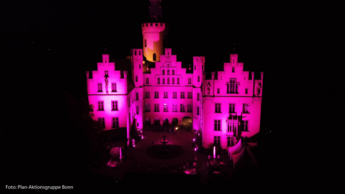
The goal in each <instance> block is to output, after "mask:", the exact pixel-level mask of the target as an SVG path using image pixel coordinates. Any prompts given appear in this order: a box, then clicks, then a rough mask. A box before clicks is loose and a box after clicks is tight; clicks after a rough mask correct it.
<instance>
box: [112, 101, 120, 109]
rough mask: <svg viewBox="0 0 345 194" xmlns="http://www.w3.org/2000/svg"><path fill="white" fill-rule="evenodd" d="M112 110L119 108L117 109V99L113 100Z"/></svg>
mask: <svg viewBox="0 0 345 194" xmlns="http://www.w3.org/2000/svg"><path fill="white" fill-rule="evenodd" d="M111 103H112V110H118V109H117V101H112V102H111Z"/></svg>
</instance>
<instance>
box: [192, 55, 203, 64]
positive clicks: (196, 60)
mask: <svg viewBox="0 0 345 194" xmlns="http://www.w3.org/2000/svg"><path fill="white" fill-rule="evenodd" d="M193 61H194V62H201V63H205V56H193Z"/></svg>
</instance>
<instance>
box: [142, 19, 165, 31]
mask: <svg viewBox="0 0 345 194" xmlns="http://www.w3.org/2000/svg"><path fill="white" fill-rule="evenodd" d="M141 29H142V32H143V33H155V32H157V31H158V32H160V31H163V30H164V29H165V23H156V22H153V23H143V24H141Z"/></svg>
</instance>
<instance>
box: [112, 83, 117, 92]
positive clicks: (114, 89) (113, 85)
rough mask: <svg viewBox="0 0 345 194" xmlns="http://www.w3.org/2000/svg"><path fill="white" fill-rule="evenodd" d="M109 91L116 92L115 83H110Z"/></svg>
mask: <svg viewBox="0 0 345 194" xmlns="http://www.w3.org/2000/svg"><path fill="white" fill-rule="evenodd" d="M111 91H112V92H117V91H116V83H112V84H111Z"/></svg>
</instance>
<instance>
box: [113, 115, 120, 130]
mask: <svg viewBox="0 0 345 194" xmlns="http://www.w3.org/2000/svg"><path fill="white" fill-rule="evenodd" d="M113 128H119V118H118V117H113Z"/></svg>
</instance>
